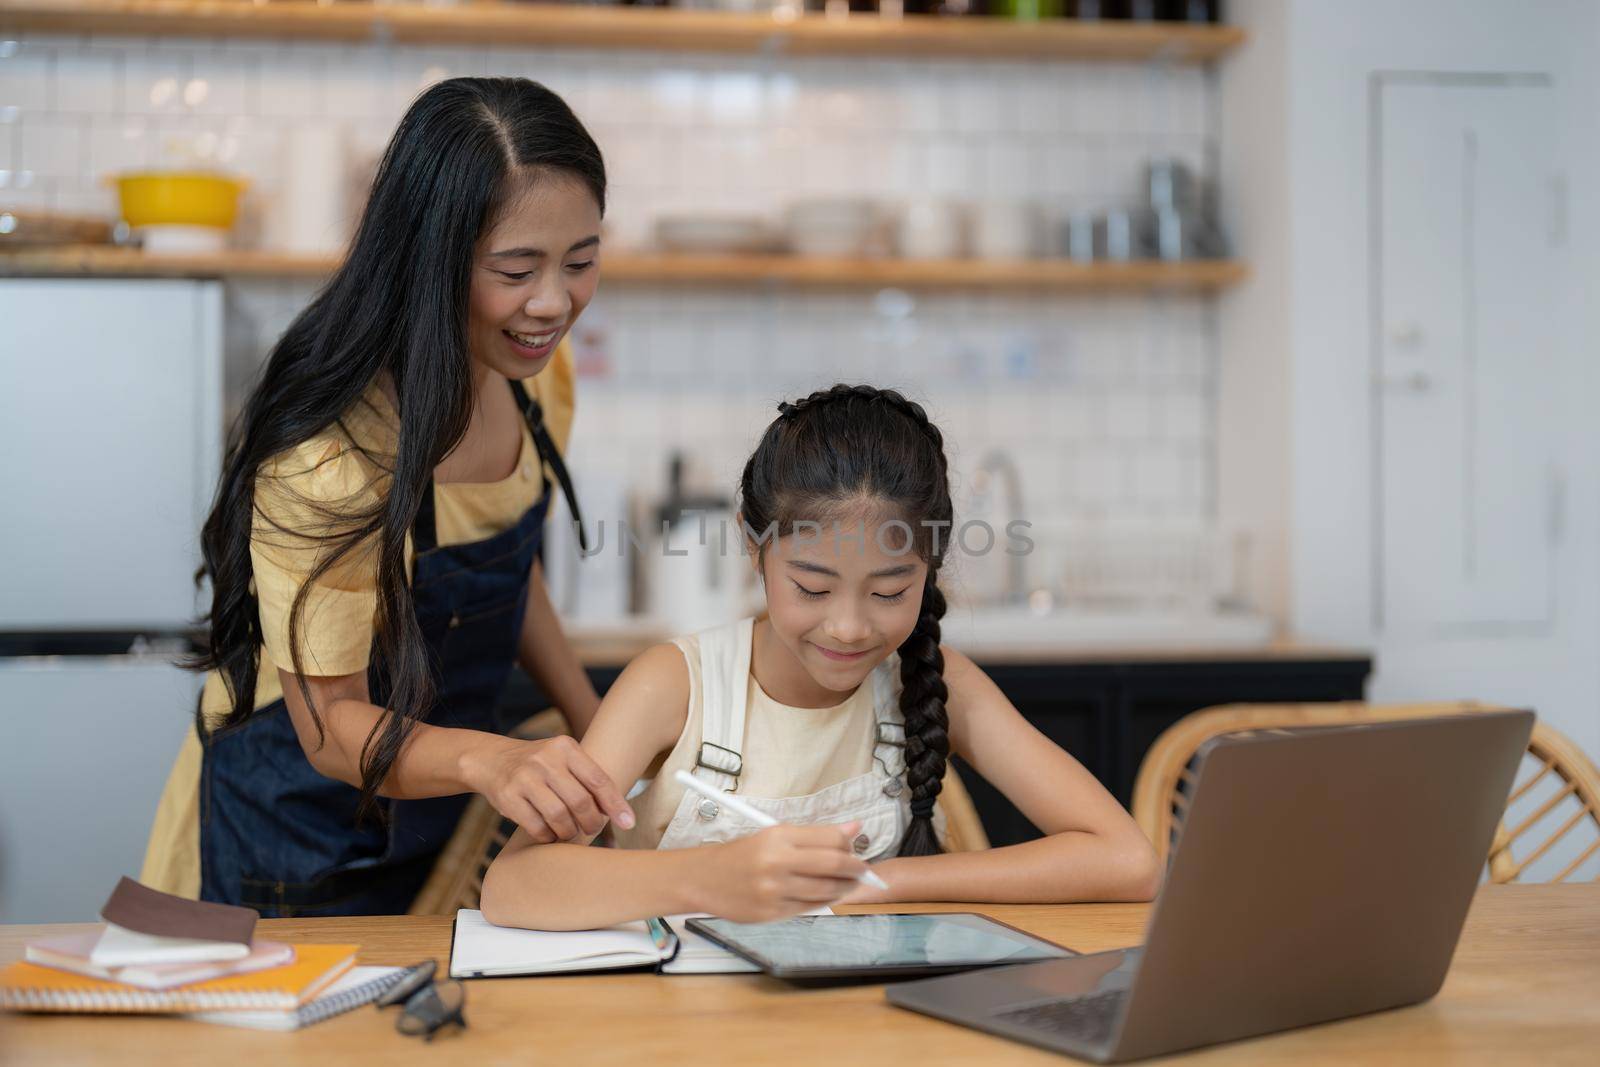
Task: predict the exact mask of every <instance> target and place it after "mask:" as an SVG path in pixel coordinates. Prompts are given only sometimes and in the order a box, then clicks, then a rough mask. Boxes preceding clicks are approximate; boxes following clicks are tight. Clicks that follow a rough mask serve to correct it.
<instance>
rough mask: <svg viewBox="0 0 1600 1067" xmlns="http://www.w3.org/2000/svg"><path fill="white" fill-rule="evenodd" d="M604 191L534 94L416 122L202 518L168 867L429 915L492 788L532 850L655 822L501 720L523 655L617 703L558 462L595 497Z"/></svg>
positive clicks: (302, 906)
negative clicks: (593, 647) (579, 366)
mask: <svg viewBox="0 0 1600 1067" xmlns="http://www.w3.org/2000/svg"><path fill="white" fill-rule="evenodd" d="M604 207H605V168H604V165H603V163H602V162H601V158H600V152H599V149H598V148H597V147H596V145H595V143H594V141H593V140H592V139H591V138H590V136H589V134H588V132H587V131H585V130H584V128H583V126H582V124H581V123H579V121H578V120H577V118H576V117H575V116H574V115H573V114H572V112H571V111H570V110H569V109H568V108H567V106H566V105H565V104H564V103H562V101H561V100H560V99H559V98H558V97H557V96H555V95H554V94H553V93H551V92H550V91H549V90H547V89H545V88H543V87H542V86H539V85H536V84H534V83H533V82H529V81H525V80H520V79H503V78H495V79H468V78H458V79H453V80H450V81H445V82H441V83H440V84H438V85H435V86H434V87H433V88H431V89H429V90H428V91H427V92H425V93H424V94H422V96H420V97H419V98H418V99H417V101H416V102H415V103H414V104H413V105H412V107H411V108H410V110H409V111H408V112H407V113H406V115H405V117H404V118H403V119H402V120H401V123H400V127H399V129H398V130H397V131H396V132H395V135H394V137H393V139H392V140H391V141H390V144H389V147H388V149H387V151H386V152H385V155H384V158H383V161H382V164H381V165H380V167H379V170H378V174H377V177H376V179H375V181H374V183H373V188H372V194H371V197H370V199H369V201H368V204H367V208H366V211H365V213H364V214H363V216H362V219H361V223H360V226H359V228H358V231H357V233H356V236H355V238H354V240H353V242H352V245H351V248H350V251H349V255H348V256H347V258H346V260H345V262H344V264H343V266H341V267H340V268H339V270H338V271H337V273H336V274H335V275H334V276H333V278H332V280H331V281H330V282H329V283H328V285H327V286H326V287H325V288H324V289H323V290H322V292H321V293H319V294H318V295H317V297H316V298H315V300H313V301H312V303H311V304H310V305H309V306H308V307H307V308H306V309H305V310H304V311H303V312H301V314H300V316H299V317H298V318H297V319H296V320H295V321H294V323H293V324H292V325H291V326H290V327H289V329H288V331H287V332H286V333H285V334H284V336H283V338H282V339H281V340H280V341H279V342H278V344H277V346H276V347H275V348H274V349H273V351H272V353H271V356H270V358H269V360H268V362H267V364H266V366H265V368H264V370H263V372H262V375H261V378H260V380H259V381H258V382H257V384H256V385H255V387H254V389H253V391H252V392H251V394H250V397H249V399H248V401H247V402H246V404H245V406H244V409H243V412H242V413H241V415H240V417H239V420H238V422H237V424H236V425H235V427H234V429H233V432H232V435H231V438H230V442H229V449H228V455H227V458H226V462H225V465H224V471H223V475H222V481H221V485H220V486H219V488H218V490H217V496H216V501H215V504H214V506H213V509H212V512H211V515H210V517H209V519H208V520H207V522H206V525H205V528H204V531H203V533H202V544H203V549H204V556H205V563H204V566H203V568H202V571H201V573H202V576H203V577H208V578H209V579H210V581H211V589H212V605H211V612H210V616H209V622H210V642H209V646H208V648H207V649H206V651H205V653H204V654H203V655H202V656H200V657H199V658H198V661H197V663H196V666H198V667H200V668H204V669H207V670H209V672H210V673H209V675H208V677H207V679H206V686H205V690H204V693H203V695H202V699H201V707H200V709H199V714H198V715H197V722H196V731H195V733H194V735H192V736H191V737H190V739H189V740H188V742H187V743H186V745H185V747H184V750H183V753H182V754H181V755H180V757H179V760H178V764H177V767H176V769H175V771H174V773H173V776H172V778H171V779H170V780H169V782H168V785H167V789H166V792H165V794H164V796H163V799H162V805H161V809H160V811H159V812H158V815H157V820H156V826H155V830H154V832H153V833H152V835H151V842H150V846H149V850H148V854H147V857H146V863H145V870H144V875H143V877H144V880H145V881H146V882H147V883H148V884H151V885H153V886H156V887H158V888H162V889H165V890H168V891H171V892H178V893H184V894H186V895H191V896H193V895H196V894H198V895H199V896H201V897H203V898H204V899H207V900H217V901H224V902H228V903H236V904H245V905H248V906H250V907H254V908H256V909H257V910H259V911H260V912H261V913H262V914H263V915H269V916H271V915H277V916H283V915H306V914H311V915H322V914H359V913H386V912H401V911H404V910H406V908H407V906H408V905H409V904H410V902H411V900H412V898H413V896H414V895H415V894H416V892H417V890H418V888H419V887H420V886H421V884H422V882H423V880H424V879H425V878H426V876H427V874H428V872H429V870H430V868H431V867H432V865H433V862H434V859H435V858H436V857H437V855H438V853H439V851H440V849H441V847H442V846H443V844H444V842H445V840H446V839H447V838H448V836H449V835H450V833H451V832H452V830H453V828H454V825H455V823H456V821H457V819H458V817H459V815H460V812H461V810H462V807H463V806H464V804H465V801H466V799H467V798H466V796H465V795H464V794H468V793H472V792H478V793H482V794H483V795H484V796H486V797H487V798H488V799H489V801H490V802H491V803H492V804H493V805H494V807H495V808H496V809H497V810H498V811H499V812H500V813H501V814H503V815H505V816H507V817H509V818H511V819H514V820H516V821H517V822H518V823H519V824H520V826H521V827H522V830H523V833H524V835H525V838H526V839H528V840H536V841H537V840H555V839H557V838H558V837H574V836H576V835H577V834H579V833H580V832H590V831H594V830H597V829H599V828H600V826H601V825H603V823H604V818H603V817H602V816H601V815H600V812H604V814H605V816H609V817H610V818H611V819H612V821H613V822H614V823H615V824H617V825H620V826H627V825H629V824H630V820H631V813H630V811H629V809H628V807H627V805H626V804H625V803H624V802H623V800H622V798H621V796H620V795H619V794H618V792H617V790H616V789H615V787H614V786H612V784H611V783H610V781H609V780H608V779H607V778H606V776H605V774H604V772H602V771H601V770H600V769H599V768H598V767H597V766H595V764H594V763H593V761H592V760H590V759H589V758H588V757H587V756H585V755H584V754H582V753H581V752H580V751H578V750H577V746H576V743H575V742H573V741H571V740H570V739H567V738H562V739H558V740H556V741H550V742H524V741H515V740H511V739H508V738H506V737H503V736H500V734H499V733H497V732H496V727H497V723H496V722H495V719H494V715H493V709H494V705H495V701H496V698H497V696H498V694H499V691H500V688H501V685H502V684H503V682H504V681H505V678H506V675H507V673H508V671H509V670H510V667H511V665H512V663H513V661H516V662H520V663H521V664H522V665H523V666H524V667H525V668H527V669H528V670H529V672H530V673H532V674H533V675H534V677H535V678H536V679H537V680H538V681H539V682H540V684H541V686H542V687H543V688H544V690H545V692H546V693H547V694H548V695H549V696H550V697H551V699H552V700H554V701H555V703H557V704H558V705H560V706H561V707H562V708H563V709H564V710H565V712H566V714H567V717H568V719H569V720H570V722H571V724H572V726H573V728H574V731H575V732H576V733H578V734H580V735H581V734H582V732H583V731H584V729H585V728H586V727H587V726H588V724H589V720H590V719H591V718H592V716H593V713H594V711H595V709H596V708H597V706H598V703H599V702H598V699H597V698H596V696H595V693H594V690H593V689H592V688H591V686H590V685H589V682H588V679H587V677H586V676H585V674H584V673H583V671H582V669H581V668H580V666H579V664H578V662H577V659H576V657H575V656H574V654H573V651H572V649H571V647H570V646H569V645H568V644H567V642H566V640H565V639H564V638H563V636H562V634H561V631H560V628H559V626H558V625H557V622H556V617H555V613H554V611H553V609H552V608H551V605H550V601H549V597H548V595H547V594H546V592H545V587H544V583H543V579H542V576H541V572H540V569H539V565H538V562H537V553H538V550H539V545H540V538H541V533H542V529H543V525H544V518H545V513H546V510H547V508H548V506H549V501H550V487H549V481H548V479H547V478H545V476H544V473H543V472H544V469H545V468H546V466H547V465H548V467H549V468H550V469H551V470H552V471H553V472H554V474H555V475H556V477H557V479H558V481H560V483H561V486H562V489H563V490H564V491H565V492H566V493H567V496H568V500H569V503H570V504H571V506H572V510H573V514H574V515H576V514H577V506H576V503H575V502H574V501H572V499H571V493H572V491H571V486H570V483H569V481H568V479H567V476H566V469H565V466H564V465H563V463H562V461H561V456H560V453H559V452H558V450H557V447H556V444H555V438H556V437H557V436H564V435H565V432H566V427H567V424H568V423H569V421H570V414H571V406H572V403H571V401H572V398H571V389H572V368H571V361H570V356H569V355H568V354H567V353H566V351H565V347H564V346H563V344H562V342H563V339H564V338H565V336H566V334H567V331H568V330H570V329H571V328H572V324H573V322H574V320H576V319H577V318H578V316H579V315H580V314H581V313H582V312H583V310H584V307H585V306H586V305H587V304H588V303H589V300H590V298H591V297H592V296H593V295H594V291H595V287H596V285H597V283H598V273H599V262H598V260H599V243H600V236H599V234H600V218H601V214H602V212H603V210H604ZM552 374H553V375H555V378H554V380H553V381H551V382H550V383H549V385H545V384H544V382H543V381H541V380H540V377H539V376H541V375H543V376H547V378H548V376H550V375H552ZM544 402H548V403H549V404H550V406H551V415H552V416H553V417H552V419H551V422H550V424H548V425H547V424H546V422H545V419H544V410H543V403H544Z"/></svg>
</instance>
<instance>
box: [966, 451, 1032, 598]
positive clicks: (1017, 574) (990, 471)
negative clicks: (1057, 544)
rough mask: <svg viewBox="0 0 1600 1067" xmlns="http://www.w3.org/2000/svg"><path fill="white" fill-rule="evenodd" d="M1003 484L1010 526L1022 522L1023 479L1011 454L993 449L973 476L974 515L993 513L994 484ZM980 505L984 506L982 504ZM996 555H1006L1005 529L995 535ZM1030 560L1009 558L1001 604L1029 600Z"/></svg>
mask: <svg viewBox="0 0 1600 1067" xmlns="http://www.w3.org/2000/svg"><path fill="white" fill-rule="evenodd" d="M996 479H998V480H999V483H1000V486H999V488H1000V491H1001V496H1002V498H1001V508H1000V511H1001V514H1002V516H1003V517H1004V521H1005V522H1006V523H1007V524H1009V523H1011V522H1012V521H1013V520H1016V519H1020V518H1022V476H1021V474H1020V473H1019V472H1018V470H1017V464H1016V461H1015V460H1013V459H1012V458H1011V456H1010V454H1009V453H1007V452H1005V451H1004V450H1002V449H998V448H997V449H994V450H993V451H991V452H990V453H989V454H988V455H986V456H984V457H983V462H981V463H979V464H978V469H977V470H975V471H974V472H973V474H972V489H973V493H974V496H973V511H975V512H985V511H988V512H992V511H993V510H994V508H993V507H992V505H991V495H992V494H993V492H994V482H995V481H996ZM980 502H981V503H980ZM991 551H994V552H1005V551H1006V532H1005V530H1004V529H1000V530H996V531H995V543H994V548H992V549H991ZM1026 564H1027V557H1026V556H1022V555H1011V554H1007V556H1006V571H1005V581H1004V583H1003V584H1002V586H1001V590H1000V603H1002V604H1021V603H1023V602H1024V601H1026V600H1027V599H1028V578H1027V570H1026Z"/></svg>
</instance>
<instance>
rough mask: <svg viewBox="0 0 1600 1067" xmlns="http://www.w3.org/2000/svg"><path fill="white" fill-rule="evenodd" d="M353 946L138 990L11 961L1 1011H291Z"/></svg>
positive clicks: (325, 983)
mask: <svg viewBox="0 0 1600 1067" xmlns="http://www.w3.org/2000/svg"><path fill="white" fill-rule="evenodd" d="M358 947H359V946H357V945H296V946H295V958H294V962H293V963H289V964H285V965H284V966H282V967H273V968H271V969H269V970H264V971H255V972H254V973H251V974H234V975H229V976H227V977H226V978H213V979H211V980H210V981H206V982H196V983H195V984H193V985H187V986H179V987H178V988H176V989H141V988H140V987H138V986H131V985H124V984H122V983H121V982H108V981H104V980H102V979H99V978H90V977H87V976H86V975H81V974H73V973H71V972H69V971H58V970H56V969H55V968H53V967H41V966H39V965H38V964H36V963H13V964H11V965H10V966H9V967H6V968H4V969H3V970H0V1009H6V1010H10V1011H47V1012H156V1013H176V1012H199V1011H293V1010H294V1009H296V1008H298V1007H300V1006H301V1005H302V1004H305V1003H306V1002H307V1001H309V1000H311V999H312V998H313V997H315V996H316V995H317V994H319V993H321V992H322V991H323V990H325V989H327V988H328V987H329V986H331V985H332V984H333V983H334V982H335V981H337V980H338V979H339V977H340V976H341V975H343V974H344V973H345V972H346V971H348V970H349V969H350V968H351V966H352V965H354V963H355V961H356V950H357V948H358Z"/></svg>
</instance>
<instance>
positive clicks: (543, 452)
mask: <svg viewBox="0 0 1600 1067" xmlns="http://www.w3.org/2000/svg"><path fill="white" fill-rule="evenodd" d="M508 381H509V382H510V383H511V393H512V395H513V396H515V397H516V398H517V404H518V405H519V406H520V407H521V408H522V417H523V418H525V419H527V420H528V431H529V432H530V433H532V434H533V447H534V448H535V449H537V450H538V452H539V459H540V460H542V461H543V462H545V463H548V464H549V465H550V470H551V471H552V472H553V473H554V474H555V476H556V481H557V482H559V483H560V484H561V494H562V495H563V496H565V497H566V498H567V510H568V511H570V512H572V523H573V525H574V526H576V527H577V528H578V547H579V548H580V549H582V550H583V551H584V552H585V553H587V552H588V551H589V538H588V537H587V536H585V534H584V532H583V512H581V511H579V510H578V494H577V492H576V491H574V490H573V488H572V476H571V475H570V474H568V473H567V465H566V463H565V462H563V461H562V459H561V450H560V449H559V448H557V447H556V443H555V441H554V440H552V439H551V437H550V431H549V430H547V429H545V425H544V408H543V407H542V406H540V404H539V401H538V400H536V399H534V398H533V397H532V396H529V395H528V390H527V389H525V388H524V387H523V385H522V381H521V380H520V379H517V378H510V379H508Z"/></svg>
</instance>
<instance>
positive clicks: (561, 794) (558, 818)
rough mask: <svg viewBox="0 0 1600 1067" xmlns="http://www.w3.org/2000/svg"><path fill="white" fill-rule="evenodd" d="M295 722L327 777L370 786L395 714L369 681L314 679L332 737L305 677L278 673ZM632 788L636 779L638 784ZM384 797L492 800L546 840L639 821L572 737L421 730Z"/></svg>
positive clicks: (424, 726) (363, 677) (358, 676)
mask: <svg viewBox="0 0 1600 1067" xmlns="http://www.w3.org/2000/svg"><path fill="white" fill-rule="evenodd" d="M278 679H279V681H280V682H281V683H282V684H283V700H284V703H285V704H286V705H288V708H289V720H290V722H291V723H293V725H294V729H295V734H296V736H297V737H298V738H299V739H300V747H301V748H302V749H304V750H305V753H306V758H307V759H308V760H309V761H310V762H311V766H312V767H314V768H315V769H316V771H317V773H319V774H322V775H325V776H326V777H329V778H333V779H335V780H337V781H341V782H344V783H346V784H348V785H353V786H360V784H361V752H362V749H363V747H364V746H365V745H366V743H367V739H368V738H369V737H370V736H371V735H372V733H373V731H374V730H376V729H379V728H380V726H381V724H382V723H383V721H384V720H385V719H386V718H387V717H388V716H389V714H390V712H389V711H388V710H387V709H385V708H380V707H378V706H377V705H376V704H373V703H372V702H371V698H370V696H369V695H368V692H367V674H366V672H365V671H359V672H357V673H354V674H346V675H339V676H336V677H312V676H309V675H308V676H306V678H305V681H306V684H307V687H308V688H309V689H310V691H311V698H312V700H313V701H314V702H315V704H316V707H317V709H318V711H319V712H320V714H321V717H322V732H321V735H320V736H319V734H318V729H317V724H316V722H315V721H314V720H313V718H312V715H311V710H310V708H309V707H308V706H307V704H306V701H305V696H304V694H303V693H302V692H301V689H300V676H299V675H295V674H291V673H290V672H288V671H285V670H281V669H280V670H279V671H278ZM631 780H632V779H630V781H631ZM378 793H379V795H380V796H386V797H393V798H395V799H415V798H422V797H441V796H454V795H455V794H458V793H482V794H483V796H484V797H485V798H486V799H487V800H488V801H489V803H490V804H491V805H493V806H494V809H495V810H496V811H498V812H499V813H500V814H501V815H503V816H505V817H506V818H508V819H512V820H514V821H515V822H516V823H517V824H518V825H519V826H520V827H522V828H523V832H527V833H530V834H534V835H537V836H538V837H540V838H541V839H543V840H547V841H551V840H555V839H556V838H557V836H558V835H559V836H562V837H566V838H573V837H577V836H578V835H579V834H580V833H584V832H588V831H590V830H594V831H598V830H599V829H600V828H601V827H603V826H604V825H605V822H606V818H607V817H608V816H609V817H611V818H615V819H617V820H618V821H619V822H620V821H622V820H624V819H626V820H627V825H631V824H632V818H633V814H632V811H631V809H629V807H628V805H627V802H626V801H625V800H623V798H622V794H621V793H620V792H619V791H618V790H617V787H616V786H615V785H613V784H612V782H611V780H610V779H608V778H607V777H606V776H605V774H604V772H602V771H601V770H600V768H599V767H597V766H596V765H595V763H594V761H593V760H592V759H591V758H590V757H589V756H587V755H585V754H584V753H583V751H582V750H581V749H580V748H579V746H578V744H577V742H575V741H573V739H572V738H570V737H557V738H552V739H550V740H548V741H519V740H516V739H515V738H510V737H502V736H500V735H499V734H494V733H489V732H487V731H484V730H466V729H457V728H453V727H445V726H432V725H429V724H428V723H418V724H417V725H416V726H415V727H414V728H413V732H412V734H411V736H410V737H409V738H407V740H406V745H405V747H404V748H403V749H401V750H400V755H399V757H398V758H396V760H395V762H394V766H393V767H392V768H391V769H390V771H389V776H388V777H387V778H386V779H385V780H384V781H383V783H382V784H381V785H380V786H379V788H378Z"/></svg>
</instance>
